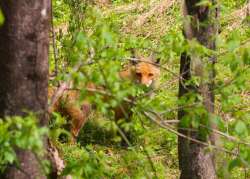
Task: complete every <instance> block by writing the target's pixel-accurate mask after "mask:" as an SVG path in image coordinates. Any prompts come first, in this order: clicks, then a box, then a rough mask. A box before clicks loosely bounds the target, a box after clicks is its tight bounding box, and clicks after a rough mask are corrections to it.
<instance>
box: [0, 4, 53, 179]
mask: <svg viewBox="0 0 250 179" xmlns="http://www.w3.org/2000/svg"><path fill="white" fill-rule="evenodd" d="M0 7H1V9H2V11H3V13H4V16H5V23H4V24H3V26H1V27H0V84H1V85H0V117H5V116H15V115H20V116H25V115H26V112H27V111H32V112H34V113H36V114H38V117H39V123H40V124H41V125H45V124H47V117H46V113H45V111H46V110H47V86H48V47H49V22H50V21H49V18H50V0H39V1H36V0H1V1H0ZM16 152H17V157H18V159H19V161H20V166H19V167H20V168H19V169H17V168H18V167H16V166H9V167H8V168H7V170H6V172H5V176H4V177H5V178H9V179H17V178H18V179H27V178H46V177H45V175H44V173H42V172H41V168H40V165H39V161H38V159H37V158H36V157H35V155H34V154H33V153H32V152H30V151H23V150H17V151H16Z"/></svg>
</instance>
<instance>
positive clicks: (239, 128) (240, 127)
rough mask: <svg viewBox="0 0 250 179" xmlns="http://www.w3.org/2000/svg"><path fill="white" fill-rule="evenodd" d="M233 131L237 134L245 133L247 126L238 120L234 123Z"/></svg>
mask: <svg viewBox="0 0 250 179" xmlns="http://www.w3.org/2000/svg"><path fill="white" fill-rule="evenodd" d="M235 132H236V133H237V134H239V135H243V134H246V133H247V126H246V124H245V123H244V122H242V121H238V122H237V123H236V125H235Z"/></svg>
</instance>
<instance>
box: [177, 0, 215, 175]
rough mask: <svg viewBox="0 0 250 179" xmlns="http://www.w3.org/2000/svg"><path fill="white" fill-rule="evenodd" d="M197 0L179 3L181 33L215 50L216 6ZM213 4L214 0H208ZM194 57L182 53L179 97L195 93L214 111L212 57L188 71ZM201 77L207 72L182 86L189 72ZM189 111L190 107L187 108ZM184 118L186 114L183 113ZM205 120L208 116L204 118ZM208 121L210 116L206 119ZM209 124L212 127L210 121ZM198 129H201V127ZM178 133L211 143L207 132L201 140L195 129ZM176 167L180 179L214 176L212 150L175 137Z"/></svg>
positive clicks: (205, 105) (181, 116)
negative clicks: (205, 76) (177, 167)
mask: <svg viewBox="0 0 250 179" xmlns="http://www.w3.org/2000/svg"><path fill="white" fill-rule="evenodd" d="M199 2H200V0H185V1H184V5H183V12H184V16H185V17H187V16H188V18H187V19H189V20H187V19H186V20H184V35H185V37H186V39H187V40H192V39H196V40H197V41H198V42H199V43H200V44H201V45H204V46H205V47H207V48H209V49H213V50H214V49H215V37H216V35H217V34H218V27H219V25H218V8H215V9H214V8H213V7H212V8H209V6H208V5H203V6H197V5H196V4H197V3H199ZM209 2H210V3H212V5H215V4H216V2H215V0H209ZM192 60H194V57H193V59H192V56H188V55H187V53H183V54H182V56H181V61H180V76H181V78H180V83H179V98H181V97H183V96H185V95H187V94H188V93H190V92H191V93H199V94H200V95H201V96H202V97H203V105H204V108H205V109H206V111H207V112H208V116H209V114H211V113H213V112H214V94H213V86H214V84H213V79H214V76H215V73H214V63H215V58H210V59H209V61H208V62H206V63H207V64H209V66H210V68H205V64H203V62H202V60H201V59H195V60H196V61H197V60H198V63H197V62H196V65H195V64H194V71H192V73H191V63H192ZM193 73H194V74H195V75H196V76H199V77H200V78H201V79H203V78H204V75H205V74H208V80H207V79H206V80H201V83H200V84H199V86H198V87H197V86H194V85H185V83H186V82H187V81H188V80H190V79H191V74H193ZM187 110H188V109H185V110H184V109H181V110H179V111H178V119H179V120H180V121H181V120H182V119H183V117H185V116H186V115H188V112H187ZM189 110H192V109H190V108H189ZM186 117H187V116H186ZM208 119H209V117H208ZM209 120H210V119H209ZM210 127H212V128H215V126H214V125H213V124H212V123H211V121H210ZM200 130H205V129H204V128H203V129H202V127H201V128H200ZM179 132H180V133H182V134H184V135H187V136H189V137H192V138H194V139H197V140H202V141H203V142H210V143H212V144H215V141H216V137H215V135H214V134H213V133H211V134H210V135H209V136H208V137H206V138H205V139H204V138H202V137H201V136H200V135H199V132H198V131H192V132H190V131H188V130H185V129H182V128H181V127H180V128H179ZM178 153H179V167H180V171H181V176H180V178H181V179H214V178H217V177H216V171H215V165H214V157H213V154H212V153H209V152H208V151H206V146H204V145H201V144H198V143H195V142H192V141H190V140H187V139H184V138H182V137H179V138H178Z"/></svg>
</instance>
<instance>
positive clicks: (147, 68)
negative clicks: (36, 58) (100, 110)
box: [48, 58, 160, 140]
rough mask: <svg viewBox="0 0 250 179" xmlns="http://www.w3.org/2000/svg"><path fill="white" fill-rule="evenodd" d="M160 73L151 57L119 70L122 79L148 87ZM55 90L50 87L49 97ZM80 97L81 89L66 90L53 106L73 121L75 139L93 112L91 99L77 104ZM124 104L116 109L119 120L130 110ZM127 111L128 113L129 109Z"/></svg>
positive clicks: (89, 84)
mask: <svg viewBox="0 0 250 179" xmlns="http://www.w3.org/2000/svg"><path fill="white" fill-rule="evenodd" d="M159 75H160V69H159V67H158V66H157V64H156V63H155V62H154V61H153V59H151V58H140V60H139V61H138V62H137V63H136V64H130V65H128V66H127V68H126V69H124V70H122V71H120V72H119V76H120V78H121V79H124V80H131V81H132V82H135V83H138V84H142V85H145V86H147V87H150V86H153V85H154V83H155V81H156V80H157V78H158V77H159ZM86 88H87V89H88V90H90V91H93V90H96V89H103V87H97V86H95V85H94V84H93V83H88V85H87V86H86ZM55 91H56V88H53V87H51V88H49V91H48V95H49V98H51V97H52V96H53V94H54V92H55ZM90 93H91V92H90ZM90 95H91V94H90ZM79 97H80V93H79V90H65V91H64V92H63V94H62V95H61V97H60V98H59V99H58V100H57V101H56V102H55V103H54V105H53V106H52V111H56V112H59V113H61V115H63V116H65V117H67V118H68V119H69V120H70V121H71V122H70V132H71V134H72V136H73V138H74V140H75V139H76V137H77V136H78V133H79V131H80V129H81V128H82V127H83V125H84V124H85V122H86V121H87V119H88V116H89V114H90V112H91V104H90V102H89V101H87V100H84V101H82V102H81V103H80V104H77V101H78V99H79ZM124 105H125V106H124ZM122 106H123V109H121V107H119V108H118V107H117V109H114V112H115V118H116V119H117V120H118V119H120V118H123V117H124V115H125V114H124V111H123V110H129V104H125V103H124V104H122ZM125 112H126V113H127V112H128V111H125ZM128 114H129V113H128Z"/></svg>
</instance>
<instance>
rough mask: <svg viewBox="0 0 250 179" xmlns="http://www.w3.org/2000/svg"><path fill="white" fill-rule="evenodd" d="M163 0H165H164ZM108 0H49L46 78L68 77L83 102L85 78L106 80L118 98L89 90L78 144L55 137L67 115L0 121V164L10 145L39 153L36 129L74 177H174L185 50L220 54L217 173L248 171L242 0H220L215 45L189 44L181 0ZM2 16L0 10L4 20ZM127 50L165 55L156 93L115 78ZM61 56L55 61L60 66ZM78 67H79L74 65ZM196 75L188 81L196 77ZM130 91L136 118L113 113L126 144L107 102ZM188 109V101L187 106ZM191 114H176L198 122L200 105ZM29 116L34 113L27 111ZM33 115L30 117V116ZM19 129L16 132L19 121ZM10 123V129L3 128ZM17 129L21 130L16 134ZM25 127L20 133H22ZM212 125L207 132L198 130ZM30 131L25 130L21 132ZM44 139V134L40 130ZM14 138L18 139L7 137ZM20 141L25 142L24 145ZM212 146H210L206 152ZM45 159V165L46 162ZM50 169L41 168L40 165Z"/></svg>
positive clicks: (10, 157)
mask: <svg viewBox="0 0 250 179" xmlns="http://www.w3.org/2000/svg"><path fill="white" fill-rule="evenodd" d="M164 2H165V1H164ZM166 2H167V3H165V4H164V3H163V1H159V0H142V1H141V0H140V1H139V0H134V1H130V0H126V1H121V0H113V1H111V2H107V3H101V2H99V1H96V2H93V1H91V2H90V1H88V0H53V30H52V31H53V32H54V33H51V35H52V38H51V39H54V42H53V40H51V46H50V52H51V53H50V61H49V62H50V74H52V76H54V77H55V78H53V80H51V81H50V85H57V84H58V83H59V82H60V81H73V83H74V87H75V88H77V89H80V90H81V96H82V98H81V99H79V100H82V99H83V98H85V97H86V90H85V89H84V88H82V87H83V86H84V84H87V83H88V82H89V81H91V82H94V83H95V84H97V85H100V86H102V85H104V86H108V89H109V92H110V93H111V94H112V95H113V96H114V98H110V99H109V100H108V101H103V100H102V96H101V95H100V94H98V93H96V94H94V95H93V96H88V98H89V100H90V101H92V102H93V103H95V104H97V110H96V111H94V112H93V113H92V114H91V117H90V119H89V121H88V123H87V124H86V125H85V126H84V128H83V129H82V131H81V134H80V136H79V138H78V142H77V144H68V143H63V142H61V140H59V138H60V135H61V134H62V133H63V134H66V135H68V133H67V131H65V130H64V129H63V128H62V126H63V125H64V124H65V123H66V120H65V119H64V118H63V117H61V116H60V114H57V113H54V114H53V120H52V121H51V124H50V130H49V132H48V130H47V129H34V130H32V132H34V133H32V134H30V133H27V131H26V130H27V129H26V128H35V126H36V125H35V123H32V122H30V123H29V122H27V123H22V122H20V121H19V119H18V118H16V119H15V120H14V121H11V122H10V121H9V120H7V121H6V122H2V121H1V122H0V134H1V135H0V136H4V137H3V138H2V137H1V138H0V145H1V146H6V147H4V148H1V149H0V150H3V152H0V155H1V156H0V169H1V170H2V171H3V170H4V169H5V166H6V164H7V163H13V162H15V153H14V152H13V147H15V146H17V147H21V148H23V146H25V147H26V148H27V149H29V150H34V151H35V152H38V153H40V151H41V149H40V148H41V144H40V142H41V141H40V140H39V137H40V135H44V134H45V133H46V132H47V133H49V134H48V135H49V136H50V138H51V139H52V140H53V141H54V143H55V144H56V146H57V147H58V149H59V152H60V155H61V156H62V158H63V159H64V160H65V163H66V168H65V169H64V170H63V172H62V174H63V175H68V174H70V175H72V176H73V178H178V176H179V168H178V156H177V135H176V132H173V131H177V129H176V116H177V110H178V105H180V104H183V105H186V104H187V103H188V104H191V105H192V104H193V103H194V101H193V102H192V101H188V102H187V101H178V80H179V74H178V73H179V63H180V55H181V53H182V52H184V51H188V53H190V54H193V53H195V54H196V55H197V56H199V57H204V58H206V57H207V56H209V55H211V54H215V55H216V56H217V63H216V66H215V67H216V79H215V95H216V113H215V114H214V116H213V119H214V121H215V122H216V123H217V125H218V130H216V132H217V133H218V134H219V135H220V136H221V137H220V146H219V150H217V153H216V158H217V162H216V165H217V168H218V170H217V174H218V176H219V178H237V179H238V178H249V177H250V171H249V167H250V143H249V142H248V141H249V139H250V136H249V132H250V131H249V129H250V126H249V125H250V122H249V121H250V120H249V119H250V108H249V106H250V80H249V79H250V68H249V65H250V48H249V43H250V28H249V25H250V24H249V19H247V17H246V15H245V14H244V12H245V5H246V3H247V2H246V0H239V1H234V0H221V1H220V6H221V17H220V31H221V32H220V34H219V36H218V37H217V45H218V50H217V51H215V52H214V51H209V50H207V49H204V48H203V47H202V46H200V45H199V44H197V43H196V42H187V41H186V40H185V39H184V37H183V34H182V20H183V16H182V13H181V9H180V8H181V4H180V2H179V1H177V0H176V1H175V0H169V1H166ZM2 21H3V17H2V15H1V12H0V24H1V22H2ZM131 49H136V52H137V53H138V54H140V55H143V56H149V55H151V54H154V56H155V57H157V58H160V59H161V77H160V79H159V84H158V85H157V87H156V89H155V91H154V93H155V94H154V96H153V97H148V96H145V95H144V94H145V90H146V89H143V87H141V86H136V85H134V84H131V82H129V81H128V82H124V81H121V80H120V79H119V76H118V72H119V71H120V70H121V69H122V68H123V66H126V64H128V63H129V58H130V57H131V56H132V52H131ZM56 64H57V65H56ZM76 66H77V67H79V68H77V69H76ZM199 80H200V79H198V78H195V77H194V78H193V79H192V80H191V81H190V83H198V82H199ZM128 96H135V97H136V99H137V101H136V105H135V106H134V107H133V109H132V110H133V116H132V120H131V121H129V122H127V121H126V120H121V121H118V124H119V126H122V128H124V129H127V130H128V131H130V132H129V133H130V135H131V136H130V138H129V139H130V142H131V144H129V147H128V148H124V147H123V146H121V145H120V142H121V140H122V138H121V136H120V135H119V127H118V126H117V124H116V122H114V120H113V119H114V117H113V115H114V114H113V111H112V110H110V109H111V108H112V107H114V106H117V105H119V103H120V102H121V101H122V100H123V99H124V98H127V97H128ZM190 108H191V109H192V106H191V107H190ZM152 110H153V111H155V112H157V113H158V114H160V115H161V117H162V119H164V121H165V123H164V122H163V121H161V122H162V123H164V124H167V125H164V127H160V126H159V124H157V123H156V122H155V121H153V120H152V119H150V118H148V117H147V116H145V111H152ZM191 113H192V116H193V118H187V119H186V120H183V121H182V125H183V126H188V125H189V124H192V126H193V127H196V128H198V126H199V124H200V120H199V119H197V116H199V115H198V114H201V113H203V109H202V108H199V107H196V108H193V109H192V110H191ZM30 118H32V117H30ZM27 121H29V119H27ZM16 128H19V129H22V130H21V131H18V132H15V129H16ZM9 129H11V132H12V133H14V135H11V136H9V133H10V132H9V131H10V130H9ZM22 131H24V132H23V134H20V135H19V133H22ZM25 131H26V132H25ZM201 132H205V133H208V132H209V128H208V129H207V131H201ZM26 135H28V136H33V137H30V138H25V136H26ZM40 138H41V137H40ZM13 141H14V142H13ZM22 142H23V143H25V144H23V143H22ZM212 148H213V147H212V146H210V145H209V146H208V150H210V149H211V150H212ZM44 165H45V166H46V165H47V164H44ZM45 168H46V167H45Z"/></svg>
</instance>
